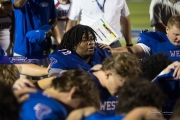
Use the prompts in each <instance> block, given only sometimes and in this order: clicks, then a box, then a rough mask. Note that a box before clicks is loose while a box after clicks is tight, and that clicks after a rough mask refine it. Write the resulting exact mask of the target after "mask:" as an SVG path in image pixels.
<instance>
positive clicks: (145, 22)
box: [120, 0, 152, 46]
mask: <svg viewBox="0 0 180 120" xmlns="http://www.w3.org/2000/svg"><path fill="white" fill-rule="evenodd" d="M126 2H127V5H128V7H129V10H130V16H129V17H130V20H131V29H132V40H133V43H134V44H135V43H136V41H137V38H138V35H139V33H140V32H141V30H143V29H149V30H152V27H151V26H150V18H149V6H150V2H151V0H126ZM120 42H121V44H122V46H125V44H126V43H125V40H124V38H122V39H121V41H120Z"/></svg>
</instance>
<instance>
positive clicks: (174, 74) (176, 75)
mask: <svg viewBox="0 0 180 120" xmlns="http://www.w3.org/2000/svg"><path fill="white" fill-rule="evenodd" d="M179 70H180V69H179V66H176V68H175V69H174V73H173V77H174V78H176V79H177V78H179V76H178V75H179V72H180V71H179Z"/></svg>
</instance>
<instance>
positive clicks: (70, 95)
mask: <svg viewBox="0 0 180 120" xmlns="http://www.w3.org/2000/svg"><path fill="white" fill-rule="evenodd" d="M75 92H76V87H75V86H74V87H72V88H71V90H70V91H69V95H68V98H69V99H73V98H74V93H75Z"/></svg>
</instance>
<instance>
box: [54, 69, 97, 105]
mask: <svg viewBox="0 0 180 120" xmlns="http://www.w3.org/2000/svg"><path fill="white" fill-rule="evenodd" d="M51 87H53V88H54V89H56V90H58V91H61V92H69V91H70V90H71V88H72V87H76V91H75V93H74V97H76V98H80V99H81V100H82V101H83V102H82V103H83V104H82V105H81V107H85V106H94V107H97V108H99V103H100V98H99V91H98V89H97V85H96V84H95V82H94V80H93V78H92V77H91V75H90V74H89V73H87V72H85V71H83V70H68V71H67V72H64V73H62V75H61V76H60V77H58V78H56V79H54V80H53V81H52V84H51Z"/></svg>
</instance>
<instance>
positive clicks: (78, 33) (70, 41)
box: [59, 25, 96, 57]
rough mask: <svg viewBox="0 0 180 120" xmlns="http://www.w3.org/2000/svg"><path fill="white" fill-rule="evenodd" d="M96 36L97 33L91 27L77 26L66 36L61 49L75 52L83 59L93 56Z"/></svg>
mask: <svg viewBox="0 0 180 120" xmlns="http://www.w3.org/2000/svg"><path fill="white" fill-rule="evenodd" d="M95 34H96V33H95V31H94V30H93V29H92V28H91V27H89V26H85V25H76V26H74V27H72V28H71V29H70V30H69V31H67V32H66V33H65V34H64V36H63V39H62V41H61V44H60V46H59V48H60V49H68V50H74V51H76V53H78V54H79V55H80V56H81V57H84V56H87V55H93V53H94V48H95V40H96V36H95Z"/></svg>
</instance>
